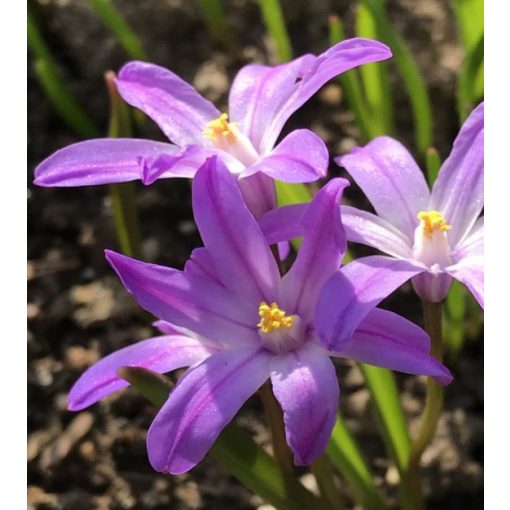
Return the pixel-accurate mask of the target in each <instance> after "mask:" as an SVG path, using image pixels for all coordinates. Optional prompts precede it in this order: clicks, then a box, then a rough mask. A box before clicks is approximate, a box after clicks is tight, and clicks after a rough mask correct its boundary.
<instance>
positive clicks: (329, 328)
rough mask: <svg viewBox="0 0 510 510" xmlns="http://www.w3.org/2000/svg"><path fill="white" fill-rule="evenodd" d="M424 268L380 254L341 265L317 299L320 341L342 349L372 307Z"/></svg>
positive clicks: (317, 324) (327, 346) (328, 346)
mask: <svg viewBox="0 0 510 510" xmlns="http://www.w3.org/2000/svg"><path fill="white" fill-rule="evenodd" d="M425 269H426V268H425V267H420V266H417V265H415V264H413V263H412V262H410V261H407V260H398V259H393V258H389V257H383V256H381V255H374V256H372V257H364V258H361V259H358V260H355V261H353V262H350V263H349V264H347V265H346V266H344V267H342V269H341V270H340V271H338V272H336V273H335V274H334V275H333V276H332V277H331V278H330V280H329V281H328V282H327V283H326V285H324V287H323V289H322V291H321V293H320V296H319V300H318V302H317V308H316V319H315V324H316V328H317V332H318V333H319V336H320V339H321V344H322V345H323V346H324V347H325V348H326V349H329V350H332V351H340V350H342V349H343V348H344V347H345V346H346V345H348V342H349V340H350V339H351V337H352V335H353V333H354V331H355V330H356V328H357V327H358V326H359V324H360V323H361V321H362V320H363V319H364V318H365V317H366V316H367V314H368V313H369V312H370V311H371V310H373V309H374V308H375V307H376V306H377V305H378V304H379V303H380V302H381V301H382V300H383V299H384V298H386V297H388V296H389V295H390V294H391V293H392V292H393V291H394V290H396V289H397V288H398V287H400V286H401V285H402V284H403V283H404V282H406V281H407V280H409V279H410V278H412V277H413V276H415V275H417V274H419V273H421V272H423V271H424V270H425Z"/></svg>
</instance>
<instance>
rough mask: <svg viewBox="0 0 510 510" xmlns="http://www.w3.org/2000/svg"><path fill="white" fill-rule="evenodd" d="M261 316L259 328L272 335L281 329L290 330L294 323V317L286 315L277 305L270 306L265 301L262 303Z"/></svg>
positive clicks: (260, 307)
mask: <svg viewBox="0 0 510 510" xmlns="http://www.w3.org/2000/svg"><path fill="white" fill-rule="evenodd" d="M259 316H260V317H261V320H260V322H259V323H258V324H257V326H258V327H259V329H260V330H261V331H262V332H263V333H272V332H273V331H277V330H279V329H281V328H284V329H290V328H291V327H292V324H293V322H294V317H293V316H289V315H286V314H285V311H284V310H282V309H281V308H279V307H278V305H277V304H276V303H271V304H270V305H268V304H267V303H266V302H265V301H262V303H260V306H259Z"/></svg>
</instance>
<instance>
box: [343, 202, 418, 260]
mask: <svg viewBox="0 0 510 510" xmlns="http://www.w3.org/2000/svg"><path fill="white" fill-rule="evenodd" d="M341 209H342V223H343V224H344V229H345V235H346V237H347V240H348V241H351V242H354V243H361V244H366V245H367V246H371V247H372V248H376V249H377V250H380V251H382V252H383V253H387V254H388V255H392V256H394V257H397V258H411V257H412V246H411V244H410V243H409V240H408V239H406V237H405V236H404V235H403V234H402V233H401V232H400V231H398V230H397V229H396V228H395V227H394V226H393V225H392V224H391V223H389V222H387V221H385V220H383V219H382V218H379V216H376V215H375V214H372V213H369V212H367V211H362V210H361V209H356V208H355V207H350V206H348V205H343V206H342V207H341Z"/></svg>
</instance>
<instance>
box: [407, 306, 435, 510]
mask: <svg viewBox="0 0 510 510" xmlns="http://www.w3.org/2000/svg"><path fill="white" fill-rule="evenodd" d="M441 315H442V303H432V302H429V301H423V317H424V320H425V329H426V330H427V332H428V334H429V335H430V338H431V340H432V347H431V351H430V354H431V356H434V357H435V358H436V359H437V360H438V361H442V359H443V341H442V325H441ZM443 399H444V395H443V387H442V386H440V385H439V384H437V383H436V382H435V381H434V380H433V379H432V378H430V377H429V378H428V380H427V396H426V399H425V409H424V410H423V415H422V418H421V424H420V429H419V431H418V434H417V436H416V438H415V439H414V440H413V442H412V444H411V454H410V457H409V465H408V470H407V476H406V477H407V481H408V483H409V486H410V487H411V488H412V492H413V495H414V496H415V497H416V498H415V502H414V506H413V510H422V509H424V508H425V505H424V501H423V495H422V482H421V472H420V461H421V457H422V455H423V452H424V451H425V449H426V448H427V446H428V445H429V444H430V442H431V441H432V439H433V437H434V434H435V432H436V428H437V423H438V421H439V417H440V416H441V411H442V409H443Z"/></svg>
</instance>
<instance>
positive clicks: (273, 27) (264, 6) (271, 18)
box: [259, 0, 292, 62]
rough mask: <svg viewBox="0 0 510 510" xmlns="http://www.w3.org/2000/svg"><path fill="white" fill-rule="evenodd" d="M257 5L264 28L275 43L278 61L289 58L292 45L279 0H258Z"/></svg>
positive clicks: (284, 60) (290, 57) (285, 60)
mask: <svg viewBox="0 0 510 510" xmlns="http://www.w3.org/2000/svg"><path fill="white" fill-rule="evenodd" d="M259 5H260V10H261V11H262V18H263V19H264V24H265V25H266V29H267V31H268V32H269V35H270V36H271V38H272V39H273V41H274V43H275V46H276V52H277V54H278V59H279V60H280V62H287V61H289V60H291V59H292V46H291V44H290V38H289V34H288V32H287V27H286V26H285V19H284V17H283V12H282V8H281V5H280V2H279V0H259Z"/></svg>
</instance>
